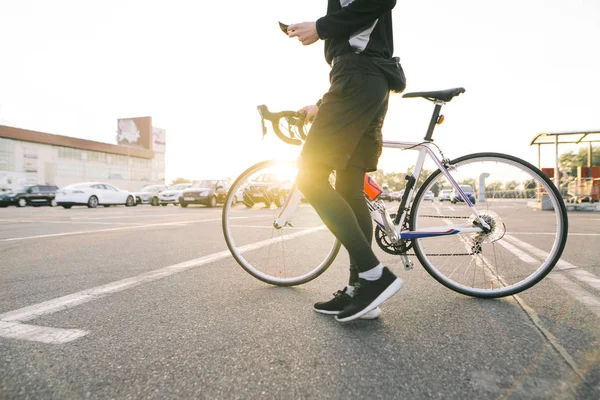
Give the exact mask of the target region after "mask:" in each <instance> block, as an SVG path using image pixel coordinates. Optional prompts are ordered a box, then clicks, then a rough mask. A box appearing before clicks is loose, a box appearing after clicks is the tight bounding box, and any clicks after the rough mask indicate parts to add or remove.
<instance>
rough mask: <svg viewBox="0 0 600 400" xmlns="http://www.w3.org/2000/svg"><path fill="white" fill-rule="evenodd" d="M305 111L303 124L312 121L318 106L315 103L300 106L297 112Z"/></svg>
mask: <svg viewBox="0 0 600 400" xmlns="http://www.w3.org/2000/svg"><path fill="white" fill-rule="evenodd" d="M303 111H304V112H305V113H306V118H305V119H304V124H305V125H306V124H308V123H311V122H313V120H314V119H315V117H316V116H317V112H318V111H319V107H318V106H317V105H316V104H311V105H310V106H305V107H302V108H301V109H299V110H298V112H303Z"/></svg>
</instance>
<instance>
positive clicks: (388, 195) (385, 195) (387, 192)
mask: <svg viewBox="0 0 600 400" xmlns="http://www.w3.org/2000/svg"><path fill="white" fill-rule="evenodd" d="M381 188H382V189H383V191H382V192H381V194H380V195H379V198H380V199H381V200H387V201H394V191H393V190H392V189H390V188H389V187H388V185H385V184H384V185H382V186H381Z"/></svg>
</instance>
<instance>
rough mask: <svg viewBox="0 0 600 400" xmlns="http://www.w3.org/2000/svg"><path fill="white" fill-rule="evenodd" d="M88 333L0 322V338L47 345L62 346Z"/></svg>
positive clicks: (77, 330) (78, 330)
mask: <svg viewBox="0 0 600 400" xmlns="http://www.w3.org/2000/svg"><path fill="white" fill-rule="evenodd" d="M87 333H88V332H86V331H82V330H80V329H62V328H49V327H46V326H37V325H28V324H21V323H18V322H4V321H0V337H4V338H10V339H22V340H29V341H33V342H42V343H48V344H63V343H68V342H71V341H73V340H75V339H79V338H80V337H83V336H85V335H86V334H87Z"/></svg>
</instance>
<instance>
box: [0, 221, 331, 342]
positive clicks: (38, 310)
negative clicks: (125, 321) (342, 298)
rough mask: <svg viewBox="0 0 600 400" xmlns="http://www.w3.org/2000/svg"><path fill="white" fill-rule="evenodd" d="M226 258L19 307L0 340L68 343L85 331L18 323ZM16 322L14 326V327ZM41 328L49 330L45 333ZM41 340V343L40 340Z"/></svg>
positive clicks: (2, 319)
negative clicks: (57, 338)
mask: <svg viewBox="0 0 600 400" xmlns="http://www.w3.org/2000/svg"><path fill="white" fill-rule="evenodd" d="M322 229H323V226H318V227H315V228H311V229H306V230H303V231H299V232H295V233H291V234H288V235H284V236H280V237H276V238H272V239H267V240H262V241H260V242H256V243H252V244H248V245H245V246H242V247H240V248H239V249H238V251H239V252H240V253H245V252H248V251H252V250H256V249H259V248H261V247H265V246H269V245H271V244H272V243H275V242H280V241H282V240H291V239H294V238H297V237H300V236H304V235H308V234H310V233H313V232H315V231H318V230H322ZM229 257H231V253H230V252H229V251H228V250H226V251H221V252H218V253H214V254H210V255H207V256H204V257H200V258H196V259H193V260H189V261H184V262H182V263H179V264H174V265H169V266H167V267H163V268H159V269H156V270H154V271H149V272H145V273H143V274H140V275H136V276H133V277H131V278H126V279H122V280H120V281H116V282H112V283H108V284H106V285H102V286H97V287H95V288H91V289H86V290H82V291H80V292H76V293H73V294H69V295H66V296H62V297H58V298H56V299H53V300H48V301H45V302H42V303H38V304H34V305H31V306H27V307H23V308H20V309H18V310H14V311H9V312H6V313H3V314H0V324H2V325H0V337H10V338H13V339H23V340H31V341H41V342H44V343H51V342H48V340H49V339H48V336H52V335H54V337H60V338H61V340H62V341H61V343H66V342H68V341H72V340H75V339H78V338H80V337H82V336H84V335H85V334H87V332H85V331H78V330H65V329H62V330H58V329H56V328H46V327H39V326H36V325H25V324H20V323H21V322H24V321H30V320H32V319H35V318H38V317H41V316H42V315H47V314H53V313H55V312H58V311H64V310H67V309H70V308H73V307H76V306H78V305H81V304H84V303H87V302H90V301H93V300H98V299H101V298H103V297H106V296H109V295H111V294H115V293H118V292H121V291H124V290H127V289H131V288H133V287H136V286H138V285H141V284H144V283H148V282H154V281H157V280H159V279H163V278H166V277H168V276H171V275H174V274H178V273H180V272H183V271H187V270H188V269H192V268H196V267H200V266H202V265H205V264H209V263H213V262H215V261H218V260H221V259H224V258H229ZM15 323H17V324H16V325H15ZM37 328H39V329H38V330H37V331H36V330H35V329H37ZM44 329H50V330H47V331H44ZM67 331H68V332H67ZM32 332H38V333H39V334H33V333H32ZM43 332H45V333H47V335H44V334H42V333H43ZM40 338H41V339H43V340H39V339H40Z"/></svg>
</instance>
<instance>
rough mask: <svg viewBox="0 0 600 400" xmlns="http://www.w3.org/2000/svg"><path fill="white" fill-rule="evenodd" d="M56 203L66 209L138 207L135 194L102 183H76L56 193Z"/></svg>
mask: <svg viewBox="0 0 600 400" xmlns="http://www.w3.org/2000/svg"><path fill="white" fill-rule="evenodd" d="M56 203H57V204H58V205H61V206H63V207H64V208H71V207H73V206H85V205H86V206H88V208H96V207H97V206H104V207H109V206H111V205H115V204H124V205H126V206H127V207H131V206H135V205H136V203H135V197H134V195H133V193H131V192H128V191H125V190H120V189H119V188H117V187H116V186H113V185H109V184H108V183H102V182H83V183H75V184H73V185H69V186H65V187H63V188H60V189H59V190H58V191H57V192H56Z"/></svg>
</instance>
